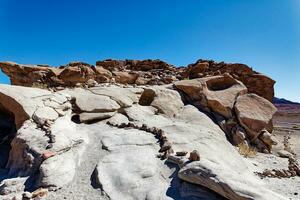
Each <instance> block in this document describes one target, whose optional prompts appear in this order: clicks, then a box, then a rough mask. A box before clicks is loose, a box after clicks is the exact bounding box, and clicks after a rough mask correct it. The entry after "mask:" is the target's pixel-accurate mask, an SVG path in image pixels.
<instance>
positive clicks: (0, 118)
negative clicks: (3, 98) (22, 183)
mask: <svg viewBox="0 0 300 200" xmlns="http://www.w3.org/2000/svg"><path fill="white" fill-rule="evenodd" d="M16 132H17V129H16V125H15V116H14V114H13V113H11V112H9V111H8V110H6V109H5V108H4V107H3V106H2V104H0V170H3V169H5V167H6V164H7V161H8V157H9V152H10V149H11V145H10V144H11V141H12V140H13V139H14V137H15V135H16Z"/></svg>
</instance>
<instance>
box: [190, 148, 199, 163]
mask: <svg viewBox="0 0 300 200" xmlns="http://www.w3.org/2000/svg"><path fill="white" fill-rule="evenodd" d="M189 160H190V161H199V160H200V154H199V152H198V151H197V150H194V151H192V152H190V157H189Z"/></svg>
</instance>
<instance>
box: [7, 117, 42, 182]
mask: <svg viewBox="0 0 300 200" xmlns="http://www.w3.org/2000/svg"><path fill="white" fill-rule="evenodd" d="M47 145H48V138H47V137H46V136H45V135H44V134H43V132H42V131H41V130H39V129H37V126H36V125H35V124H32V123H31V122H30V121H26V122H25V123H24V125H23V126H22V127H21V128H20V129H19V130H18V133H17V136H16V137H15V138H14V139H13V140H12V142H11V151H10V153H9V159H8V162H7V165H6V168H7V169H9V172H8V174H10V175H15V176H16V175H17V176H28V175H30V174H31V173H32V172H34V171H35V170H36V168H37V167H38V166H39V165H40V163H41V159H40V157H41V155H42V153H43V152H44V150H45V149H46V147H47ZM28 147H30V148H28Z"/></svg>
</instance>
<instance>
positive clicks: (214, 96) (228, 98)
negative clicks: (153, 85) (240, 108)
mask: <svg viewBox="0 0 300 200" xmlns="http://www.w3.org/2000/svg"><path fill="white" fill-rule="evenodd" d="M174 85H175V87H176V88H177V89H178V90H180V91H182V92H183V93H184V94H186V95H187V96H188V99H190V100H191V101H192V102H190V103H193V104H194V105H199V106H200V107H201V108H202V109H203V108H204V109H206V110H208V109H210V110H212V111H214V112H216V113H218V114H220V115H222V116H224V117H225V118H231V117H232V110H233V106H234V103H235V99H236V98H237V96H238V95H240V94H245V93H246V92H247V88H246V87H245V86H244V85H243V84H242V83H241V82H239V81H237V80H235V79H234V78H232V77H231V76H230V75H228V74H225V75H221V76H212V77H205V78H198V79H192V80H183V81H178V82H175V84H174Z"/></svg>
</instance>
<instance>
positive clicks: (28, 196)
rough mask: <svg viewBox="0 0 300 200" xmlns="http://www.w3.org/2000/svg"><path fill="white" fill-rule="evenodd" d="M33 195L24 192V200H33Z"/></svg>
mask: <svg viewBox="0 0 300 200" xmlns="http://www.w3.org/2000/svg"><path fill="white" fill-rule="evenodd" d="M31 197H32V195H31V193H30V192H24V193H23V194H22V200H27V199H31Z"/></svg>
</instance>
